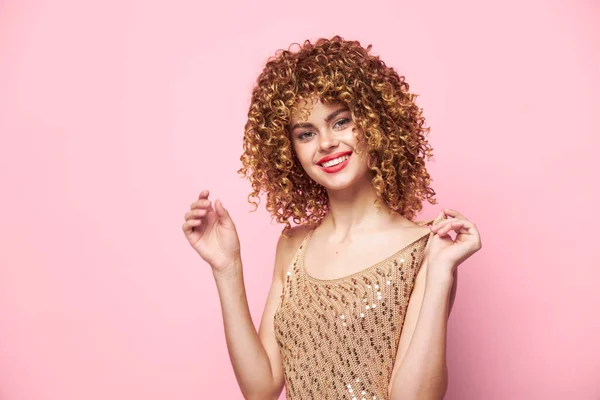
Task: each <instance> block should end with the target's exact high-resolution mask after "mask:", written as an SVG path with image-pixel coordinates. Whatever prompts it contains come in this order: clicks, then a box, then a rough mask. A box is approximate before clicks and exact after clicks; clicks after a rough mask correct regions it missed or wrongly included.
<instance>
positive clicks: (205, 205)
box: [190, 199, 212, 210]
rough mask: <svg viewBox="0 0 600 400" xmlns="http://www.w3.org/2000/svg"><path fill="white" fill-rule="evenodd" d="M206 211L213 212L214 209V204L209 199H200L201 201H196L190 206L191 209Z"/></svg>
mask: <svg viewBox="0 0 600 400" xmlns="http://www.w3.org/2000/svg"><path fill="white" fill-rule="evenodd" d="M196 208H199V209H206V210H211V209H212V202H211V201H210V200H207V199H200V200H196V201H194V202H193V203H192V204H191V205H190V209H191V210H193V209H196Z"/></svg>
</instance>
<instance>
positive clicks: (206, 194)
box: [198, 189, 210, 199]
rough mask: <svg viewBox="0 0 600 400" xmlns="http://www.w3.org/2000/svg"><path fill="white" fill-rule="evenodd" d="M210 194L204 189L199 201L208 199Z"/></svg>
mask: <svg viewBox="0 0 600 400" xmlns="http://www.w3.org/2000/svg"><path fill="white" fill-rule="evenodd" d="M209 194H210V192H209V191H208V190H207V189H204V190H203V191H201V192H200V195H199V196H198V199H207V198H208V195H209Z"/></svg>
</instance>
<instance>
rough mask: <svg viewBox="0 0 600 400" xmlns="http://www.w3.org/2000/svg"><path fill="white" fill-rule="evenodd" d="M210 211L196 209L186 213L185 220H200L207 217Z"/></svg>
mask: <svg viewBox="0 0 600 400" xmlns="http://www.w3.org/2000/svg"><path fill="white" fill-rule="evenodd" d="M207 212H208V210H206V209H198V208H195V209H193V210H190V211H188V212H186V213H185V216H184V219H185V220H186V221H187V220H188V219H198V218H202V217H205V216H206V213H207Z"/></svg>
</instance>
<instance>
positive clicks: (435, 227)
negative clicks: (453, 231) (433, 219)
mask: <svg viewBox="0 0 600 400" xmlns="http://www.w3.org/2000/svg"><path fill="white" fill-rule="evenodd" d="M453 221H458V220H457V219H455V218H449V219H445V220H442V221H440V222H438V223H437V224H435V225H432V226H431V231H432V232H436V231H438V230H439V229H441V228H442V227H444V226H446V225H448V224H449V223H451V222H453Z"/></svg>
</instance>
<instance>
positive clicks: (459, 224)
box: [427, 208, 481, 276]
mask: <svg viewBox="0 0 600 400" xmlns="http://www.w3.org/2000/svg"><path fill="white" fill-rule="evenodd" d="M442 216H444V217H450V218H447V219H444V220H442V221H440V222H438V223H437V224H435V225H433V226H431V232H433V236H432V238H431V239H430V240H431V242H430V243H429V248H428V250H427V259H428V262H427V275H429V276H431V275H432V274H442V275H447V274H448V273H450V274H451V275H450V276H452V275H453V274H454V272H455V271H456V268H457V267H458V266H459V265H460V264H461V263H462V262H463V261H465V260H466V259H467V258H469V257H470V256H471V255H473V254H474V253H475V252H477V251H478V250H479V249H481V238H480V236H479V231H478V230H477V227H476V226H475V224H474V223H473V222H471V221H469V220H468V219H467V218H465V216H464V215H462V214H461V213H459V212H458V211H456V210H451V209H449V208H444V209H443V210H442V212H441V214H440V215H439V217H442ZM439 217H438V218H439ZM450 231H454V232H456V238H455V239H454V240H452V237H451V236H450V234H449V233H450Z"/></svg>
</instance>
